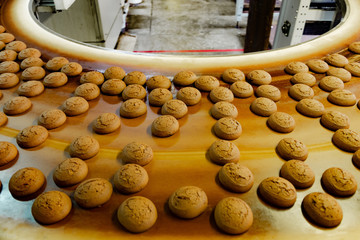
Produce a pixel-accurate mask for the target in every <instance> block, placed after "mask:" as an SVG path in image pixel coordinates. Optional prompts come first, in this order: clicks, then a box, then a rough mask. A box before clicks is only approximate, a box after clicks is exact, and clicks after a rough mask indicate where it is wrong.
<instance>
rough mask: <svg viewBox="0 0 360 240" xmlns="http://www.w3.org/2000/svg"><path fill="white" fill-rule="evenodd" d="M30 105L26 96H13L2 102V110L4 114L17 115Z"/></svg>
mask: <svg viewBox="0 0 360 240" xmlns="http://www.w3.org/2000/svg"><path fill="white" fill-rule="evenodd" d="M31 106H32V103H31V101H30V100H29V99H28V98H27V97H14V98H12V99H10V100H8V101H6V102H5V103H4V105H3V111H4V113H5V114H6V115H17V114H21V113H24V112H26V111H27V110H29V109H30V108H31Z"/></svg>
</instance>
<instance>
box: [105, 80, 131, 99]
mask: <svg viewBox="0 0 360 240" xmlns="http://www.w3.org/2000/svg"><path fill="white" fill-rule="evenodd" d="M125 87H126V84H125V83H124V81H123V80H121V79H109V80H106V81H105V82H104V83H103V84H102V85H101V92H102V93H104V94H107V95H119V94H121V93H122V92H123V91H124V89H125Z"/></svg>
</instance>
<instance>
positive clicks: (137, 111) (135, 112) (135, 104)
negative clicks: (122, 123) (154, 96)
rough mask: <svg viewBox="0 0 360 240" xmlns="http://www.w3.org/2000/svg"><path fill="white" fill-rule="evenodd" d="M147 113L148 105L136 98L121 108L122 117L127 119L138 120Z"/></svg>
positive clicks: (126, 102) (123, 104)
mask: <svg viewBox="0 0 360 240" xmlns="http://www.w3.org/2000/svg"><path fill="white" fill-rule="evenodd" d="M130 86H134V85H130ZM146 112H147V107H146V104H145V103H144V102H143V101H142V100H140V99H136V98H133V99H129V100H126V101H125V102H123V103H122V104H121V106H120V116H122V117H125V118H137V117H140V116H141V115H144V114H145V113H146Z"/></svg>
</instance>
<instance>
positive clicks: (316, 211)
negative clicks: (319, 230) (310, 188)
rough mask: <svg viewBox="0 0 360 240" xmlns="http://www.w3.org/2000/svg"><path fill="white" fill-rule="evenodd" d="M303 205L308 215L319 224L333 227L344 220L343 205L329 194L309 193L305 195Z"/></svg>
mask: <svg viewBox="0 0 360 240" xmlns="http://www.w3.org/2000/svg"><path fill="white" fill-rule="evenodd" d="M302 206H303V210H304V212H305V214H306V216H307V217H308V218H309V219H310V220H312V221H313V222H314V223H315V224H317V225H319V226H322V227H327V228H332V227H336V226H338V225H339V224H340V223H341V221H342V218H343V213H342V209H341V206H340V204H339V203H338V202H337V201H336V199H335V198H333V197H332V196H330V195H329V194H326V193H321V192H313V193H309V194H308V195H306V196H305V198H304V200H303V202H302Z"/></svg>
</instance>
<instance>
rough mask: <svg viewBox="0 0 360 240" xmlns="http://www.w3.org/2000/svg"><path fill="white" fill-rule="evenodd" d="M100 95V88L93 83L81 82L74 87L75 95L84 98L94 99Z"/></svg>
mask: <svg viewBox="0 0 360 240" xmlns="http://www.w3.org/2000/svg"><path fill="white" fill-rule="evenodd" d="M99 95H100V88H99V87H98V86H97V85H96V84H94V83H83V84H81V85H80V86H78V87H77V88H76V89H75V96H78V97H83V98H84V99H85V100H87V101H90V100H94V99H95V98H97V97H98V96H99Z"/></svg>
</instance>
